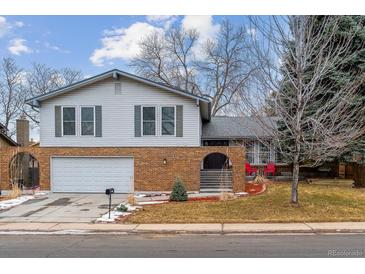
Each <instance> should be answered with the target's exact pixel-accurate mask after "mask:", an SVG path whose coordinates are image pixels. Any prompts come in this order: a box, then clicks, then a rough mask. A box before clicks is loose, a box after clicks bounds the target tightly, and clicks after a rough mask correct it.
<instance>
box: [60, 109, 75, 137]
mask: <svg viewBox="0 0 365 274" xmlns="http://www.w3.org/2000/svg"><path fill="white" fill-rule="evenodd" d="M62 132H63V135H64V136H67V135H71V136H72V135H73V136H74V135H76V109H75V107H63V108H62Z"/></svg>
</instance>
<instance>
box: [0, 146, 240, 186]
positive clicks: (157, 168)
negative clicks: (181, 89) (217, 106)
mask: <svg viewBox="0 0 365 274" xmlns="http://www.w3.org/2000/svg"><path fill="white" fill-rule="evenodd" d="M18 152H29V153H31V154H32V155H33V156H34V157H35V158H36V159H37V160H38V161H39V168H40V170H39V171H40V187H41V189H44V190H49V189H50V162H51V160H50V159H51V157H52V156H131V157H133V158H134V189H135V191H170V190H171V188H172V184H173V182H174V180H175V177H176V176H179V177H180V178H181V179H182V180H183V181H184V183H185V185H186V187H187V189H188V190H190V191H199V188H200V167H201V161H202V160H203V159H204V157H205V156H206V155H208V154H210V153H213V152H220V153H223V154H225V155H226V156H228V157H229V158H230V160H231V162H232V171H233V190H234V191H235V192H237V191H243V189H244V182H245V173H244V160H245V159H244V150H243V149H242V147H213V146H205V147H156V148H152V147H149V148H148V147H140V148H124V147H123V148H121V147H120V148H119V147H118V148H107V147H98V148H77V147H72V148H69V147H63V148H60V147H57V148H48V147H47V148H46V147H25V148H21V147H18V148H10V147H9V148H1V149H0V189H8V188H9V163H10V161H11V159H12V157H13V156H14V155H15V154H16V153H18ZM164 159H166V164H164Z"/></svg>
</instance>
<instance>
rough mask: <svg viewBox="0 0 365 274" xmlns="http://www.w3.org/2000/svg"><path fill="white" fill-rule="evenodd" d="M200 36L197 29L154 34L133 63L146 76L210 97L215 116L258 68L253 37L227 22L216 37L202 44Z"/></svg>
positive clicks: (244, 85) (223, 23) (147, 40)
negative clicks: (252, 54)
mask: <svg viewBox="0 0 365 274" xmlns="http://www.w3.org/2000/svg"><path fill="white" fill-rule="evenodd" d="M198 38H199V32H198V31H197V30H188V31H186V30H181V29H178V28H174V29H172V30H169V31H168V32H167V33H166V34H165V35H162V34H161V33H153V34H152V35H149V36H148V37H145V38H144V39H143V40H142V41H141V43H140V46H141V52H140V54H139V55H138V56H137V57H136V58H135V59H133V60H132V61H131V64H130V65H131V66H132V67H133V68H134V69H135V71H136V72H137V74H139V75H141V76H143V77H146V78H148V79H151V80H154V81H159V82H162V83H164V84H167V85H170V86H174V87H178V88H181V89H184V90H188V91H190V92H192V93H194V94H198V95H202V96H206V97H209V98H211V99H212V102H213V104H212V114H213V115H216V114H217V113H218V112H219V111H221V112H223V111H224V109H225V108H226V107H227V106H228V105H229V104H230V103H231V102H232V100H233V99H234V98H235V96H236V95H237V93H239V92H242V91H243V89H244V88H245V87H246V85H247V84H248V82H249V80H250V78H251V76H252V74H253V73H254V72H255V70H256V64H255V63H254V62H253V61H252V58H250V55H249V54H248V50H247V48H248V47H249V46H250V45H249V44H250V42H251V40H252V36H251V35H250V34H249V32H248V31H247V30H246V29H245V28H244V27H235V26H233V25H232V24H231V23H230V22H229V21H224V22H222V24H221V27H220V30H219V33H218V35H217V37H216V39H214V40H208V41H207V42H206V43H205V44H204V45H199V43H198ZM197 49H198V50H197Z"/></svg>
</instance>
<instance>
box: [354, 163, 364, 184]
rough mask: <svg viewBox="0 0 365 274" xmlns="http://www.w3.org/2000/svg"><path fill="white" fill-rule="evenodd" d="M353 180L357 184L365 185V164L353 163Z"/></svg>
mask: <svg viewBox="0 0 365 274" xmlns="http://www.w3.org/2000/svg"><path fill="white" fill-rule="evenodd" d="M352 171H353V178H352V179H353V180H354V181H355V186H357V187H365V165H360V164H353V169H352Z"/></svg>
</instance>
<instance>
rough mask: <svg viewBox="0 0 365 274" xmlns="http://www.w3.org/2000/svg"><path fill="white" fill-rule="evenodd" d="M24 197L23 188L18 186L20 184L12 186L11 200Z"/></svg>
mask: <svg viewBox="0 0 365 274" xmlns="http://www.w3.org/2000/svg"><path fill="white" fill-rule="evenodd" d="M21 195H22V190H21V188H20V187H19V186H18V184H12V186H11V190H10V193H9V195H8V196H9V199H15V198H18V197H19V196H21Z"/></svg>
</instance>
